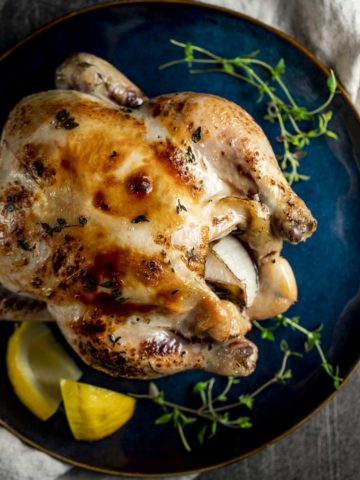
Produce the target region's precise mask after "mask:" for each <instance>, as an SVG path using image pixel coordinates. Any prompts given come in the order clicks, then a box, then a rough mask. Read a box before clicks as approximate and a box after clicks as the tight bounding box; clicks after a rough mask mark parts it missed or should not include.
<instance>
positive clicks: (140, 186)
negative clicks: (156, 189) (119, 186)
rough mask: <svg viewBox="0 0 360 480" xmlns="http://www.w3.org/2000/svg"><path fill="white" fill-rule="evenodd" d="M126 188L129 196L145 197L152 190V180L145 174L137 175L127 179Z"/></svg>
mask: <svg viewBox="0 0 360 480" xmlns="http://www.w3.org/2000/svg"><path fill="white" fill-rule="evenodd" d="M126 187H127V189H128V191H129V192H130V193H131V194H133V195H136V196H137V197H138V198H144V197H146V195H148V194H149V193H150V192H151V191H152V189H153V185H152V180H151V178H150V177H149V176H148V175H146V174H145V173H137V174H135V175H131V176H130V177H128V178H127V179H126Z"/></svg>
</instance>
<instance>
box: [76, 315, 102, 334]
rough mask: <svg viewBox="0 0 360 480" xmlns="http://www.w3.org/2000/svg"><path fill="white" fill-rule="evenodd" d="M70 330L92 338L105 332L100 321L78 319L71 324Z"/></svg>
mask: <svg viewBox="0 0 360 480" xmlns="http://www.w3.org/2000/svg"><path fill="white" fill-rule="evenodd" d="M72 329H73V331H74V332H75V333H77V334H78V335H83V336H85V337H92V336H93V335H98V334H99V333H103V332H105V331H106V323H105V322H104V321H103V320H100V319H93V320H90V319H83V318H82V319H80V320H78V321H76V322H73V323H72Z"/></svg>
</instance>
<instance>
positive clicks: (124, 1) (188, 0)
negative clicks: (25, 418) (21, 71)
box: [0, 0, 360, 478]
mask: <svg viewBox="0 0 360 480" xmlns="http://www.w3.org/2000/svg"><path fill="white" fill-rule="evenodd" d="M151 3H158V4H165V5H168V4H175V5H189V6H192V7H200V8H205V9H209V10H215V11H219V12H222V13H226V14H228V15H232V16H234V17H237V18H241V19H243V20H246V21H247V22H249V23H252V24H255V25H257V26H259V27H261V28H263V29H265V30H268V31H270V32H271V33H273V34H275V35H276V36H278V37H280V38H281V39H282V40H284V41H286V42H288V43H290V44H291V45H292V46H293V47H295V48H296V49H297V50H299V51H300V52H301V53H303V54H304V55H305V56H306V57H307V58H309V59H310V60H311V61H312V63H313V64H315V66H316V67H317V68H318V69H319V70H320V71H321V73H322V74H323V75H324V76H328V75H329V74H330V71H331V70H330V69H329V68H328V67H327V66H326V65H325V64H323V63H322V62H321V61H320V60H319V59H318V58H317V56H316V55H315V54H313V53H312V52H311V51H310V50H309V49H308V48H307V47H305V46H304V45H302V43H301V42H299V41H298V40H296V39H295V38H294V37H292V36H291V35H289V34H288V33H285V32H283V31H281V30H279V29H277V28H275V27H273V26H271V25H268V24H267V23H266V22H263V21H261V20H258V19H257V18H253V17H251V16H250V15H247V14H244V13H242V12H238V11H236V10H233V9H230V8H227V7H223V6H221V5H214V4H209V3H206V2H199V1H197V0H110V1H106V2H104V3H100V4H93V5H88V6H86V7H82V8H80V9H76V10H73V11H71V12H68V13H66V14H64V15H61V16H59V17H57V18H55V19H53V20H51V21H49V22H47V23H45V24H44V25H43V26H41V27H39V28H37V29H36V30H34V31H33V32H31V33H29V34H28V35H26V36H25V37H24V38H22V39H21V40H19V41H18V42H16V43H15V44H14V45H12V46H11V47H9V48H8V49H6V50H5V51H4V52H3V53H2V54H1V55H0V63H1V62H3V61H4V60H5V59H6V58H7V57H9V56H10V55H12V54H13V53H14V52H15V51H16V50H17V49H18V48H20V47H22V46H23V45H26V44H27V43H28V42H30V41H31V40H33V39H34V38H36V37H37V36H38V35H41V34H42V33H44V32H46V31H48V30H51V29H52V28H53V27H55V26H56V25H58V24H60V23H64V22H66V21H67V20H69V19H70V18H73V17H77V16H80V15H82V14H84V13H88V12H91V11H94V10H100V9H107V8H111V7H116V6H119V5H131V4H133V5H136V4H138V5H141V4H143V5H145V4H151ZM337 80H338V89H339V91H340V94H341V96H342V97H343V98H344V100H345V102H346V103H347V105H348V106H349V107H350V110H351V111H352V113H353V115H354V116H355V118H356V120H357V121H358V122H359V123H360V111H359V110H358V109H357V108H356V106H355V104H354V103H353V101H352V100H351V98H350V96H349V94H348V92H347V91H346V89H345V87H344V86H343V85H342V83H341V82H340V81H339V79H338V78H337ZM359 366H360V355H359V358H358V359H357V361H356V362H355V363H354V365H353V366H352V367H351V369H350V370H349V372H348V374H347V375H346V377H345V378H344V380H343V382H342V383H341V385H340V387H339V388H338V389H337V390H334V391H333V392H332V393H331V394H330V395H329V396H328V397H327V398H326V399H325V400H324V401H323V402H321V403H320V404H319V405H318V406H317V407H316V408H315V409H314V410H312V411H311V412H310V413H309V414H308V415H306V416H305V417H304V418H303V419H301V420H300V421H299V422H298V423H296V424H295V425H293V426H292V427H291V428H289V429H288V430H286V431H285V432H283V433H281V434H279V435H277V436H276V437H274V438H273V439H271V440H270V441H267V442H265V443H264V444H263V445H260V446H259V447H257V448H254V449H253V450H251V451H249V452H246V453H244V454H242V455H239V456H236V457H234V458H232V459H230V460H226V461H224V462H221V463H217V464H213V465H210V466H206V467H199V468H195V469H192V470H184V471H175V472H173V471H169V472H166V473H163V472H162V473H147V474H146V473H143V472H141V473H137V472H121V471H117V470H111V469H106V468H101V467H96V466H93V465H87V464H84V463H81V462H77V461H76V460H73V459H69V458H67V457H63V456H62V455H60V454H58V453H56V452H53V451H52V450H49V449H47V448H45V447H43V446H42V445H39V444H38V443H36V442H34V441H33V440H31V439H30V438H27V437H26V436H24V435H22V434H21V433H20V432H18V431H17V430H16V429H15V428H13V427H12V426H11V425H9V424H8V423H7V422H6V421H4V420H3V419H1V418H0V426H1V427H3V428H5V429H6V430H7V431H9V432H10V433H12V434H13V435H15V436H16V437H17V438H18V439H20V440H21V441H22V442H24V443H25V444H27V445H29V446H30V447H32V448H35V449H37V450H39V451H41V452H42V453H46V454H47V455H50V456H51V457H53V458H55V459H56V460H60V461H62V462H64V463H66V464H68V465H70V466H75V467H80V468H83V469H85V470H90V471H93V472H98V473H104V474H108V475H114V476H119V475H121V476H124V477H130V478H131V477H141V478H165V477H168V476H169V475H172V476H180V475H190V474H194V473H197V474H200V473H204V472H209V471H211V470H214V469H217V468H223V467H226V466H229V465H232V464H234V463H236V462H239V461H240V460H243V459H245V458H248V457H250V456H252V455H255V454H257V453H258V452H260V451H261V450H263V449H265V448H267V447H269V446H271V445H273V444H275V443H277V442H278V441H280V440H282V439H283V438H285V437H287V436H288V435H290V434H291V433H293V432H295V431H296V430H297V429H299V428H300V427H302V426H303V425H304V424H305V423H306V422H307V421H308V420H310V419H311V418H313V417H314V416H315V415H316V414H317V413H318V412H319V411H320V410H322V408H324V407H325V406H326V405H328V404H329V403H330V402H331V400H333V398H334V397H335V395H337V393H338V392H339V391H340V390H342V389H343V388H344V386H345V385H347V384H348V382H349V381H350V380H351V379H352V378H353V376H354V373H355V372H356V370H357V369H358V367H359Z"/></svg>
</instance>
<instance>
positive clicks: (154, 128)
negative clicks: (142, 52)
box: [0, 54, 316, 378]
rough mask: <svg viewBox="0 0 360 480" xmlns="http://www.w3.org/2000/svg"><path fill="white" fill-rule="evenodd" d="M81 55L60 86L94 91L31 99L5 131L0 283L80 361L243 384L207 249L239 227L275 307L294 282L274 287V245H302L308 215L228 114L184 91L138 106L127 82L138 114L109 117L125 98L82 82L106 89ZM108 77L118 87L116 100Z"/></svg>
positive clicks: (247, 127)
mask: <svg viewBox="0 0 360 480" xmlns="http://www.w3.org/2000/svg"><path fill="white" fill-rule="evenodd" d="M81 55H82V57H81V62H80V61H79V58H80V57H76V56H75V57H72V59H70V60H69V61H68V62H67V63H65V64H64V66H63V67H61V68H60V69H59V70H58V77H59V75H60V77H61V81H62V82H64V79H66V78H68V77H69V78H70V79H71V78H73V77H72V71H71V65H72V64H74V65H75V67H74V68H76V69H77V70H76V72H77V78H80V80H78V84H77V85H78V87H79V88H82V89H83V90H87V91H89V92H91V93H92V95H89V94H86V93H80V92H76V91H73V90H68V91H66V90H54V91H50V92H43V93H40V94H36V95H32V96H30V97H27V98H25V99H23V100H22V101H21V102H20V103H19V104H18V105H17V106H16V107H15V109H14V110H13V111H12V112H11V114H10V117H9V119H8V122H7V124H6V127H5V129H4V133H3V137H2V142H1V152H0V155H1V167H0V168H1V177H0V178H1V181H0V234H1V235H0V266H1V269H0V279H1V282H2V283H3V284H4V285H5V286H6V287H7V288H9V289H11V290H13V291H16V292H19V293H22V294H27V295H30V296H33V297H35V298H36V299H38V300H41V301H44V302H46V303H47V306H48V310H49V311H50V312H51V314H52V315H53V316H54V317H55V319H56V320H57V322H58V324H59V326H60V328H61V330H62V332H63V333H64V335H65V337H66V338H67V340H68V341H69V343H70V344H71V345H72V346H73V348H74V349H75V350H76V351H77V352H78V353H79V355H80V356H81V357H82V358H83V359H84V360H85V361H86V362H87V363H89V364H90V365H92V366H94V367H95V368H98V369H100V370H103V371H105V372H107V373H110V374H112V375H122V376H129V377H135V378H150V377H154V376H159V375H164V374H169V373H175V372H177V371H181V370H184V369H188V368H203V369H207V370H210V371H214V372H218V373H222V374H225V375H246V374H248V373H250V372H251V371H252V370H253V369H254V367H255V362H256V356H257V350H256V347H255V346H254V345H253V344H252V343H251V342H249V341H248V340H247V339H245V338H244V336H243V335H244V334H245V333H246V331H247V330H248V329H249V325H250V324H249V321H248V318H249V315H248V314H247V312H246V311H241V310H240V309H239V308H238V307H236V306H235V305H233V304H232V303H230V302H228V301H225V300H220V299H219V298H218V297H217V295H216V294H215V293H214V292H213V291H212V290H211V289H210V288H209V287H208V285H207V284H206V282H205V281H204V278H203V275H204V264H205V261H206V257H207V253H208V247H209V242H211V241H212V240H214V239H215V238H220V237H221V236H222V235H224V234H226V233H228V231H231V230H234V229H235V228H237V227H239V226H240V228H241V229H242V230H243V232H244V233H243V240H244V241H245V242H247V243H248V245H249V247H250V248H251V249H252V250H253V253H254V257H255V259H256V261H257V264H258V268H259V270H260V282H261V278H262V276H263V277H264V279H265V278H266V281H267V282H268V278H269V277H270V278H276V282H277V283H276V288H275V289H274V292H275V291H276V295H278V296H280V297H281V296H283V297H284V298H285V304H283V303H281V307H278V308H281V311H283V310H284V309H286V308H288V306H289V305H290V304H291V303H292V302H293V301H294V300H295V299H296V283H295V280H291V281H290V286H289V282H287V284H286V286H283V283H284V280H283V278H284V277H283V274H282V271H283V270H282V269H283V267H282V263H281V262H282V261H280V260H279V252H280V250H281V246H282V241H281V238H285V239H287V240H290V241H292V242H297V241H300V240H303V239H305V238H306V237H308V236H309V235H310V234H311V232H312V231H313V230H314V228H315V226H316V222H315V220H314V219H313V217H312V216H311V214H310V212H309V211H308V209H307V208H306V206H305V205H304V203H303V202H302V200H301V199H299V198H298V197H297V196H296V195H295V194H294V192H293V191H292V190H291V188H290V187H289V185H288V184H287V182H286V180H285V179H284V177H283V175H282V174H281V172H280V170H279V168H278V166H277V163H276V160H275V158H274V155H273V152H272V150H271V147H270V145H269V144H268V142H267V140H266V138H265V136H264V134H263V132H262V131H261V129H260V128H259V127H258V126H257V125H256V124H255V123H254V121H253V120H252V119H251V117H250V116H249V115H248V114H246V112H244V111H243V110H242V109H241V108H240V107H238V106H236V105H235V104H232V103H231V102H228V101H226V100H224V99H221V98H219V97H215V96H212V95H202V94H195V93H182V94H174V95H168V96H163V97H159V98H156V99H153V100H150V101H146V98H145V97H144V96H143V95H142V94H141V92H140V91H139V90H135V89H134V88H133V87H131V89H132V90H131V91H135V92H137V93H136V95H138V98H139V99H140V100H141V101H140V100H139V102H138V104H140V103H142V102H144V101H145V103H143V104H142V106H140V107H138V108H137V109H129V108H128V107H119V105H116V104H115V103H114V100H116V101H117V102H118V103H122V104H125V103H127V104H129V103H128V100H126V98H127V97H126V95H125V97H121V95H120V94H119V96H118V97H117V98H114V94H113V89H110V90H109V89H107V90H108V91H109V92H110V91H111V92H112V93H111V94H110V93H109V94H108V95H106V91H105V90H104V89H102V90H101V92H100V93H99V92H98V91H97V90H96V88H98V87H96V88H95V87H94V85H93V84H91V78H96V75H92V76H90V77H91V78H90V77H89V73H88V72H89V68H95V67H96V68H97V69H100V71H101V72H102V77H104V78H105V77H106V75H107V74H108V72H107V71H106V65H105V66H104V62H103V61H100V62H99V63H96V62H97V60H96V57H93V56H88V57H86V55H87V54H81ZM84 55H85V57H84ZM86 60H87V62H86ZM79 63H81V64H83V67H81V65H80V67H79ZM85 63H89V64H91V65H92V66H91V67H88V66H84V65H85ZM62 68H63V70H62ZM79 68H80V71H79ZM69 69H70V70H69ZM81 69H83V70H84V71H85V70H86V72H87V73H86V75H87V77H86V82H82V81H81ZM101 69H103V70H101ZM104 69H105V71H104ZM110 71H111V75H114V73H113V71H112V70H110ZM64 72H65V73H64ZM69 72H70V73H69ZM109 75H110V74H109ZM79 76H80V77H79ZM89 78H90V80H89ZM107 78H110V77H107ZM111 78H113V77H111ZM119 78H120V79H121V81H122V82H123V89H122V90H121V88H120V87H119V83H121V82H120V80H119ZM119 78H118V79H117V82H118V83H117V91H118V92H119V91H122V92H123V91H128V90H129V89H128V85H127V84H126V81H127V79H125V80H124V78H125V77H123V76H122V77H119ZM129 84H130V82H129ZM65 85H66V83H65ZM65 85H64V84H62V86H65ZM130 85H132V84H130ZM68 86H69V87H72V88H73V87H74V85H73V84H72V83H71V81H70V80H69V83H68ZM119 88H120V89H119ZM129 88H130V87H129ZM95 95H98V96H99V97H101V98H97V97H96V96H95ZM107 98H109V99H110V100H112V101H110V100H108V99H107ZM124 98H125V100H124ZM135 104H136V102H135ZM265 265H267V266H266V267H264V266H265ZM280 267H281V269H280ZM262 269H264V274H263V275H262ZM289 269H290V267H289ZM279 272H280V273H279ZM290 274H291V275H292V273H291V269H290ZM291 275H290V279H291ZM287 278H288V277H287ZM264 281H265V280H264ZM285 287H286V288H285ZM271 288H272V287H270V291H272V290H271ZM289 289H290V290H289ZM279 292H280V293H279ZM284 292H285V293H284ZM263 294H264V292H261V291H260V293H259V298H258V299H257V303H256V300H255V304H254V306H253V311H257V312H258V314H259V315H258V317H259V318H262V317H263V316H264V314H265V315H266V313H267V311H268V310H266V309H265V313H264V311H263V310H264V309H263V310H261V309H260V308H259V305H260V304H261V303H262V300H261V295H263ZM270 296H271V295H270ZM281 298H282V297H281ZM267 301H268V299H267ZM270 303H271V300H270ZM256 305H258V310H256V308H255V307H256ZM279 305H280V304H279Z"/></svg>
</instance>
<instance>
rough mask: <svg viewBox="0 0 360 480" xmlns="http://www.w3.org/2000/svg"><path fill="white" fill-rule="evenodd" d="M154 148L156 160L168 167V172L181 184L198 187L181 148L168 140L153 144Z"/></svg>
mask: <svg viewBox="0 0 360 480" xmlns="http://www.w3.org/2000/svg"><path fill="white" fill-rule="evenodd" d="M152 148H153V150H154V152H155V154H156V158H158V159H159V161H160V162H161V163H162V164H163V165H164V166H165V167H166V169H167V170H168V172H169V173H170V174H171V175H172V177H175V178H176V179H177V181H178V183H180V184H185V185H190V186H192V185H196V180H195V178H194V176H193V175H192V174H191V173H190V171H189V169H188V167H187V165H186V160H185V156H184V153H183V152H182V150H180V148H178V147H176V146H175V145H174V144H172V143H171V142H170V140H167V141H166V143H164V142H156V143H153V144H152Z"/></svg>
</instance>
